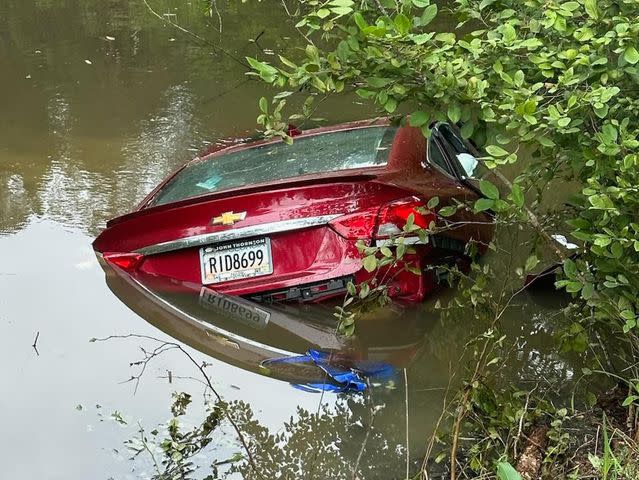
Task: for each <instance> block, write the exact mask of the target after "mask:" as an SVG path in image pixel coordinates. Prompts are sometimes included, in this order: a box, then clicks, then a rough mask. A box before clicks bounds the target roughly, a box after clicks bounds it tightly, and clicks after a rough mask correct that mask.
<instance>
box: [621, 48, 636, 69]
mask: <svg viewBox="0 0 639 480" xmlns="http://www.w3.org/2000/svg"><path fill="white" fill-rule="evenodd" d="M623 58H624V60H625V61H626V62H628V63H631V64H633V65H634V64H635V63H637V62H639V52H637V49H636V48H635V47H633V46H632V45H631V46H629V47H626V49H625V50H624V52H623Z"/></svg>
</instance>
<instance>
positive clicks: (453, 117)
mask: <svg viewBox="0 0 639 480" xmlns="http://www.w3.org/2000/svg"><path fill="white" fill-rule="evenodd" d="M448 118H449V119H450V121H451V122H453V123H457V122H459V120H460V119H461V109H460V108H459V105H458V104H457V103H453V104H451V105H449V106H448Z"/></svg>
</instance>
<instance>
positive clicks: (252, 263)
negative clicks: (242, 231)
mask: <svg viewBox="0 0 639 480" xmlns="http://www.w3.org/2000/svg"><path fill="white" fill-rule="evenodd" d="M200 268H201V270H202V283H203V284H204V285H210V284H212V283H221V282H229V281H231V280H239V279H244V278H253V277H260V276H262V275H270V274H271V273H273V260H272V259H271V240H270V239H269V238H267V237H263V238H255V239H253V240H240V241H235V242H227V243H221V244H217V245H209V246H207V247H202V248H200Z"/></svg>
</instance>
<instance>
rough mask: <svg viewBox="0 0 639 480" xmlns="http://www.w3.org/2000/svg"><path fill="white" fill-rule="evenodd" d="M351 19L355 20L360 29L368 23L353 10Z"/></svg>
mask: <svg viewBox="0 0 639 480" xmlns="http://www.w3.org/2000/svg"><path fill="white" fill-rule="evenodd" d="M353 20H355V24H356V25H357V26H358V27H359V29H360V30H364V29H365V28H366V27H368V23H367V22H366V20H365V19H364V16H363V15H362V14H361V13H359V12H355V13H354V14H353Z"/></svg>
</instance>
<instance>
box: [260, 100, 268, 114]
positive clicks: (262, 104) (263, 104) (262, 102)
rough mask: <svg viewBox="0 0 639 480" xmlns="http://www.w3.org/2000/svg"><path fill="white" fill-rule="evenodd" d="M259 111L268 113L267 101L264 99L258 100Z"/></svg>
mask: <svg viewBox="0 0 639 480" xmlns="http://www.w3.org/2000/svg"><path fill="white" fill-rule="evenodd" d="M260 110H261V111H262V112H264V113H267V112H268V100H266V97H262V98H260Z"/></svg>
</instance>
